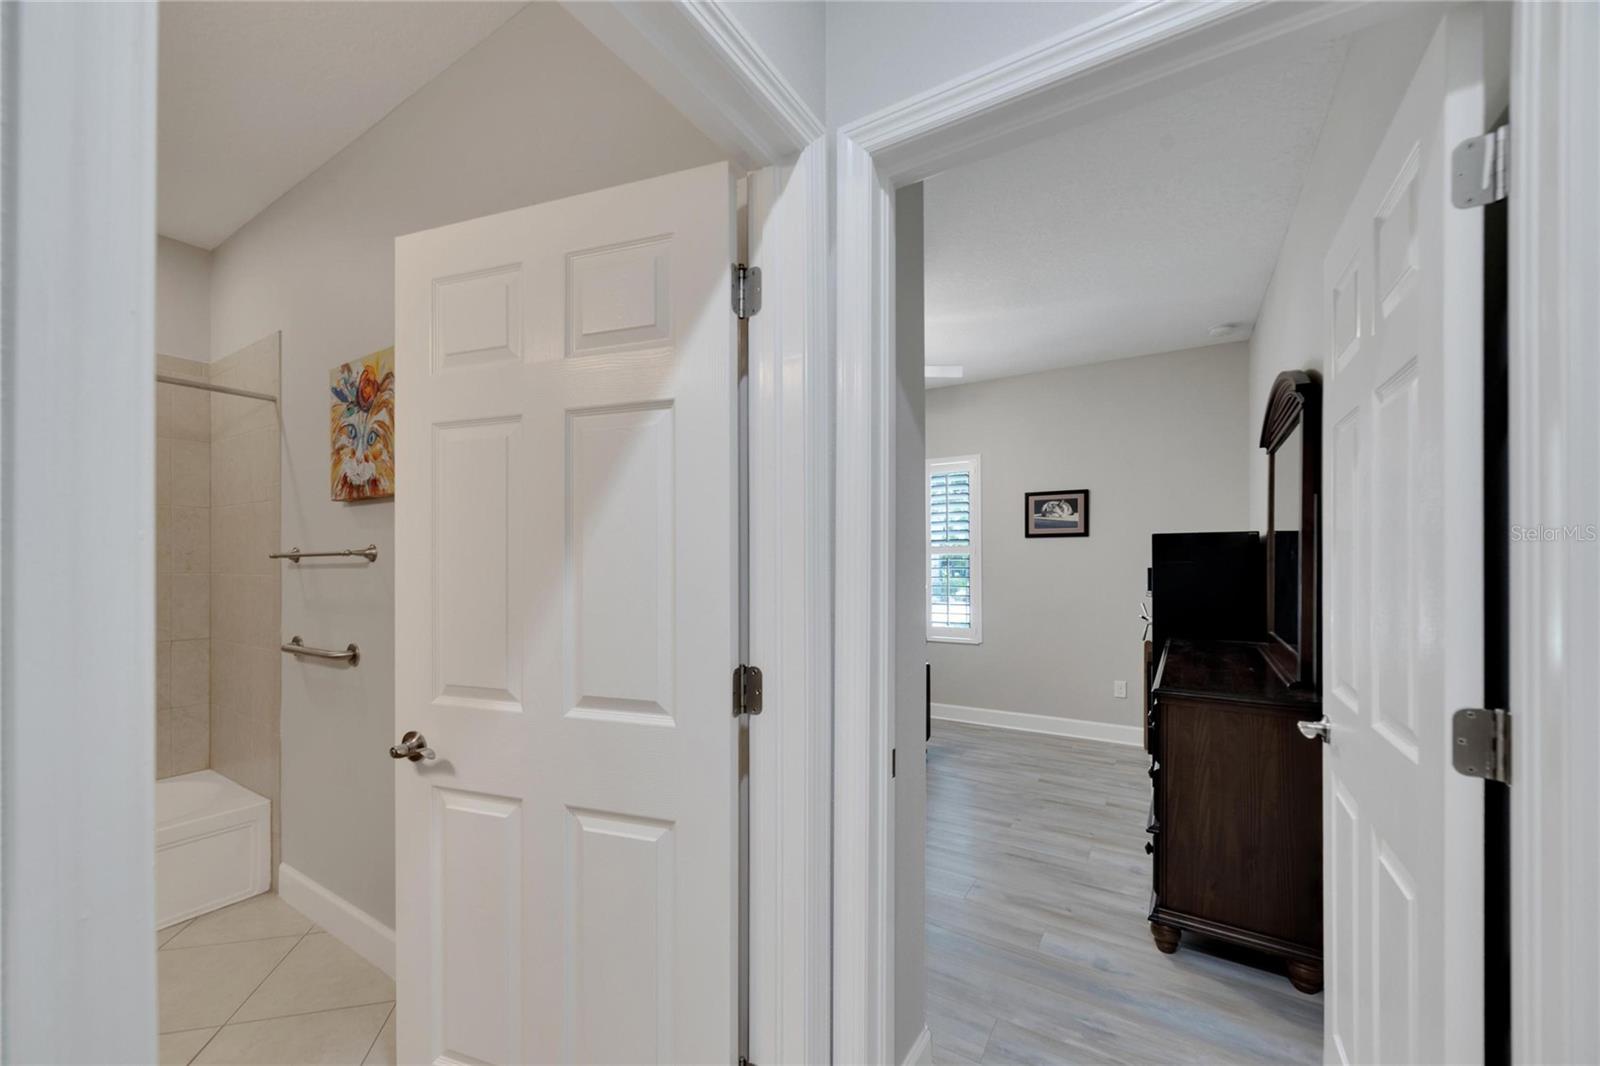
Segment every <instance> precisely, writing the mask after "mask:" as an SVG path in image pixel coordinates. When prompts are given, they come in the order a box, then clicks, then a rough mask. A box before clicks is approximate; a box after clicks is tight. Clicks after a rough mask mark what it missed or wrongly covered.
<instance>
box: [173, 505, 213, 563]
mask: <svg viewBox="0 0 1600 1066" xmlns="http://www.w3.org/2000/svg"><path fill="white" fill-rule="evenodd" d="M170 510H171V512H172V539H171V544H172V562H171V566H170V569H172V570H173V571H175V572H179V573H190V574H203V573H205V572H206V571H208V570H210V569H211V513H210V511H209V510H208V509H207V508H204V507H172V508H170Z"/></svg>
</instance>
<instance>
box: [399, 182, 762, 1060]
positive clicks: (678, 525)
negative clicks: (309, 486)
mask: <svg viewBox="0 0 1600 1066" xmlns="http://www.w3.org/2000/svg"><path fill="white" fill-rule="evenodd" d="M733 212H734V198H733V185H732V179H731V176H730V174H729V171H728V168H727V166H726V165H723V164H717V165H714V166H709V167H703V168H700V169H697V170H691V171H685V172H683V173H679V174H672V175H668V176H666V177H661V178H655V179H652V180H649V181H643V182H638V183H636V184H633V185H628V186H624V187H620V188H615V189H608V190H605V191H603V192H597V193H591V194H588V195H584V196H577V197H573V198H571V199H568V200H562V201H559V202H556V203H548V204H541V205H538V206H536V207H529V208H525V209H522V210H518V211H509V212H507V213H505V214H501V215H495V216H492V217H489V218H482V219H477V220H474V221H471V222H465V223H461V224H459V225H454V226H446V227H443V228H441V229H436V230H431V231H428V232H425V233H418V234H413V235H411V236H408V237H403V238H401V239H400V240H399V241H398V242H397V244H396V257H395V258H396V262H395V342H396V353H395V355H396V362H397V377H398V380H399V381H400V386H399V390H398V396H399V402H400V408H399V413H398V419H397V422H398V455H397V474H398V478H399V484H398V486H397V491H396V530H395V533H396V536H395V541H396V555H397V564H396V573H397V577H396V590H395V601H396V613H397V617H396V643H397V650H398V655H397V657H396V658H397V666H396V686H395V687H396V723H395V724H396V729H397V730H419V731H421V732H422V733H423V735H424V736H425V737H426V740H427V744H428V745H429V747H431V748H432V749H433V750H434V751H435V752H436V753H437V758H436V759H434V760H431V761H428V760H424V761H420V762H412V761H400V762H397V767H398V777H397V780H396V786H395V812H396V832H397V834H398V840H397V841H396V848H395V852H396V864H397V867H398V869H397V875H398V878H397V900H396V905H397V918H398V920H397V929H396V933H397V936H398V941H399V943H398V952H397V967H398V997H399V1010H398V1021H399V1039H400V1047H399V1053H400V1059H401V1061H403V1062H471V1063H478V1062H493V1063H514V1062H629V1063H645V1062H704V1063H710V1062H724V1063H725V1062H730V1061H732V1059H733V1058H734V1055H735V1021H736V1002H735V974H736V967H737V959H736V944H737V927H736V917H737V915H736V906H735V904H736V901H737V895H736V883H735V878H736V872H737V871H736V865H735V859H736V851H735V848H736V836H735V834H736V829H737V808H736V805H735V799H736V783H737V777H736V774H737V766H736V750H737V749H736V728H737V722H736V719H735V718H734V717H733V714H732V708H731V695H730V693H731V688H730V685H731V672H732V670H733V667H734V665H735V663H736V659H735V654H736V651H737V648H736V644H735V637H736V625H737V614H736V610H737V601H736V589H737V561H738V552H737V546H738V543H737V539H736V530H735V519H736V459H737V455H736V450H735V448H736V408H735V385H736V373H737V365H736V351H737V349H736V336H737V334H736V320H735V318H734V317H733V313H732V309H731V307H730V303H729V284H730V264H731V262H732V257H733V250H734V245H733V241H734V227H733Z"/></svg>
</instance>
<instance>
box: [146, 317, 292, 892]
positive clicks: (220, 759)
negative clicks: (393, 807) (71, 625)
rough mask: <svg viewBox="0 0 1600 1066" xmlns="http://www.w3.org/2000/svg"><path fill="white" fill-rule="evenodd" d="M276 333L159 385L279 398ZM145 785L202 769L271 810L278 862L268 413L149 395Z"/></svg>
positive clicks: (168, 369) (166, 365) (177, 364)
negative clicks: (150, 637) (152, 416)
mask: <svg viewBox="0 0 1600 1066" xmlns="http://www.w3.org/2000/svg"><path fill="white" fill-rule="evenodd" d="M279 351H280V343H279V335H278V334H276V333H274V334H271V335H269V336H267V337H265V338H263V339H262V340H260V341H257V342H256V343H255V344H252V345H249V346H248V347H246V348H243V349H241V350H240V351H238V352H235V353H234V354H232V355H230V356H227V357H226V358H224V359H221V360H218V361H217V362H215V363H210V364H207V363H199V362H194V361H192V360H187V359H177V358H174V357H171V356H165V355H163V356H158V357H157V369H158V370H159V371H160V372H161V373H163V374H170V375H174V376H178V377H185V378H190V379H194V380H197V381H209V382H210V383H212V384H216V385H227V386H231V387H234V388H241V389H249V390H251V391H253V392H261V393H266V394H268V395H272V396H276V395H277V394H278V375H279ZM156 426H157V428H156V515H157V537H156V553H157V560H156V573H157V587H156V776H157V777H158V778H168V777H173V776H175V775H178V774H187V773H193V772H194V771H197V770H204V769H208V768H209V769H212V770H215V771H217V772H218V773H220V774H222V775H224V776H225V777H228V778H230V779H232V780H233V781H236V782H238V783H239V784H240V785H243V786H244V787H245V788H247V789H249V790H250V791H251V792H254V793H256V794H257V795H259V796H262V797H264V798H265V799H266V800H267V801H268V803H269V804H270V805H271V843H272V851H271V869H272V870H273V872H274V876H276V871H277V867H278V856H279V846H278V841H279V829H278V826H279V812H278V808H279V792H280V789H279V783H278V777H279V763H280V747H279V745H280V741H279V730H278V722H279V714H278V704H279V685H280V680H279V678H280V673H279V664H278V658H279V654H280V653H279V652H278V643H279V635H278V630H279V618H280V616H281V612H280V594H281V590H280V587H279V580H280V575H279V573H278V568H279V566H280V565H281V564H279V563H278V562H276V561H274V560H271V559H268V558H267V554H268V553H269V552H272V551H275V550H276V549H277V540H278V514H279V505H278V496H279V481H280V479H279V473H278V445H279V417H278V406H277V404H274V403H271V402H268V401H265V400H255V399H249V398H245V397H239V396H229V395H226V394H224V393H212V392H206V391H203V390H200V389H191V388H185V387H183V386H179V385H166V384H162V385H158V386H157V418H156Z"/></svg>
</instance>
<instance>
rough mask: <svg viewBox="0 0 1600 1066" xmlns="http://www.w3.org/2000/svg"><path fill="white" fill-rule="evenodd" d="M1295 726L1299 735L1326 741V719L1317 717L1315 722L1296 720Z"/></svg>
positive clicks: (1308, 738)
mask: <svg viewBox="0 0 1600 1066" xmlns="http://www.w3.org/2000/svg"><path fill="white" fill-rule="evenodd" d="M1295 727H1296V728H1298V729H1299V730H1300V735H1301V736H1303V737H1305V738H1306V739H1307V740H1320V741H1322V742H1323V743H1324V744H1326V743H1327V742H1328V719H1327V718H1326V717H1323V718H1319V719H1317V720H1316V721H1315V722H1296V723H1295Z"/></svg>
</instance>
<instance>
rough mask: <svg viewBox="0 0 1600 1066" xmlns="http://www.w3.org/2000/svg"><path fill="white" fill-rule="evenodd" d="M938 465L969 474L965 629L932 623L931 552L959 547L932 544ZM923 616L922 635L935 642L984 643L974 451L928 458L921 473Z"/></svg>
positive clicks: (978, 467)
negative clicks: (968, 603)
mask: <svg viewBox="0 0 1600 1066" xmlns="http://www.w3.org/2000/svg"><path fill="white" fill-rule="evenodd" d="M940 469H949V470H965V471H966V472H967V475H968V486H969V494H968V501H967V523H968V525H967V530H968V532H967V547H966V553H967V580H968V586H967V588H968V594H969V595H970V596H971V597H972V625H971V626H970V627H968V628H967V629H956V628H953V627H951V626H936V625H934V624H933V556H934V554H935V553H938V554H941V555H943V554H958V553H959V552H960V551H961V549H959V548H946V547H943V546H941V547H938V548H935V547H934V544H933V540H932V535H931V534H932V526H933V475H934V474H935V473H936V472H937V471H938V470H940ZM922 499H923V505H922V516H923V517H922V530H923V535H922V542H923V549H924V550H923V561H922V580H923V587H922V619H923V627H922V628H923V636H924V637H925V638H926V639H927V640H930V641H933V642H935V643H938V644H982V643H983V459H982V456H977V455H952V456H947V457H945V458H943V459H929V460H928V461H927V463H926V464H924V466H923V474H922Z"/></svg>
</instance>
